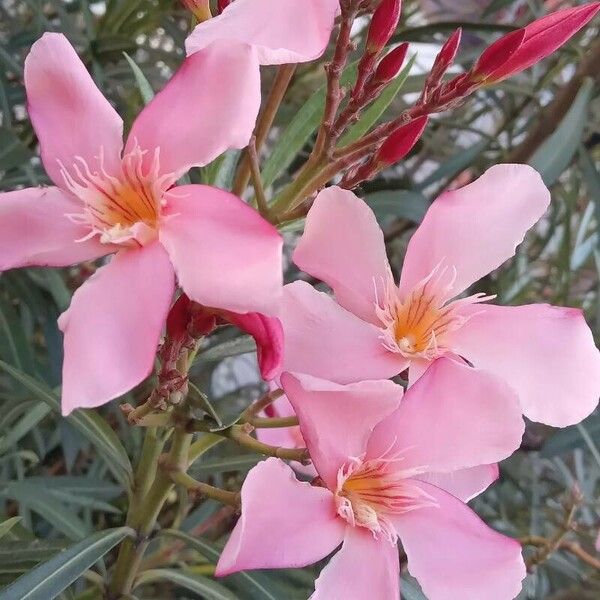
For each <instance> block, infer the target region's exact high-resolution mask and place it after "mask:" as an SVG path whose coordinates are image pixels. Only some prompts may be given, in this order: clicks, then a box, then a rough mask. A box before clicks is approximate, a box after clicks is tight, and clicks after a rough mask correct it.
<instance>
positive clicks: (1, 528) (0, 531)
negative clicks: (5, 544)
mask: <svg viewBox="0 0 600 600" xmlns="http://www.w3.org/2000/svg"><path fill="white" fill-rule="evenodd" d="M20 520H21V517H11V518H10V519H6V521H2V523H0V539H1V538H3V537H4V536H5V535H6V534H7V533H8V532H9V531H10V530H11V529H12V528H13V527H14V526H15V525H16V524H17V523H18V522H19V521H20Z"/></svg>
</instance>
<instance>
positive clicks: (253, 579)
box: [161, 529, 280, 600]
mask: <svg viewBox="0 0 600 600" xmlns="http://www.w3.org/2000/svg"><path fill="white" fill-rule="evenodd" d="M161 535H163V536H168V537H174V538H176V539H179V540H182V541H183V542H185V543H186V544H187V545H188V546H189V547H190V548H193V549H194V550H196V551H197V552H198V553H199V554H201V555H202V556H204V557H205V558H206V559H208V560H209V561H211V562H212V563H214V564H216V563H217V561H218V560H219V556H220V555H221V551H220V550H219V549H218V548H217V547H216V546H215V545H214V544H212V543H210V542H208V541H206V540H203V539H202V538H200V537H192V536H190V535H188V534H187V533H183V531H177V530H175V529H165V530H163V531H162V532H161ZM231 579H232V580H234V579H237V580H239V581H243V582H244V585H245V587H246V588H247V589H250V588H251V589H252V590H253V592H254V594H253V597H255V598H261V599H263V600H280V596H279V595H278V593H277V591H275V590H273V589H270V586H269V585H268V582H265V581H264V579H265V578H264V577H261V576H260V574H258V573H246V572H242V573H237V574H236V575H233V576H231Z"/></svg>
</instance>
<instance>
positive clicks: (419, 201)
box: [365, 190, 429, 224]
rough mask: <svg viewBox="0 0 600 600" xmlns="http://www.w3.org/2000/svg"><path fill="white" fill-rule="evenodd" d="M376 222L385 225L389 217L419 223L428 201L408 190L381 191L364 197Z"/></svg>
mask: <svg viewBox="0 0 600 600" xmlns="http://www.w3.org/2000/svg"><path fill="white" fill-rule="evenodd" d="M365 202H366V203H367V204H368V205H369V206H370V207H371V208H372V209H373V212H374V213H375V216H376V217H377V220H378V221H379V222H380V223H382V224H383V223H385V221H386V220H388V219H389V217H396V218H401V219H407V220H409V221H412V222H413V223H420V222H421V221H422V220H423V217H424V216H425V213H426V212H427V209H428V208H429V200H427V198H425V196H423V194H421V193H419V192H413V191H410V190H382V191H380V192H373V193H371V194H367V195H366V196H365Z"/></svg>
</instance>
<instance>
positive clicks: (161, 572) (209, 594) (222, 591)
mask: <svg viewBox="0 0 600 600" xmlns="http://www.w3.org/2000/svg"><path fill="white" fill-rule="evenodd" d="M157 581H170V582H171V583H174V584H176V585H178V586H180V587H182V588H185V589H186V590H189V591H190V592H195V593H196V594H198V595H199V596H200V597H201V598H204V599H205V600H237V596H235V594H233V592H231V591H230V590H228V589H227V588H226V587H225V586H224V585H221V584H220V583H217V582H216V581H213V580H212V579H208V578H207V577H202V576H200V575H195V574H194V573H191V572H189V571H183V570H175V569H151V570H148V571H144V572H143V573H142V574H141V575H140V576H139V577H138V579H137V581H136V587H138V586H140V585H145V584H148V583H156V582H157Z"/></svg>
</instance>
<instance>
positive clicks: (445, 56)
mask: <svg viewBox="0 0 600 600" xmlns="http://www.w3.org/2000/svg"><path fill="white" fill-rule="evenodd" d="M461 37H462V29H461V28H460V27H459V28H458V29H457V30H456V31H455V32H454V33H453V34H452V35H451V36H450V37H449V38H448V39H447V40H446V42H445V44H444V45H443V46H442V49H441V50H440V52H439V54H438V55H437V56H436V58H435V62H434V64H433V69H432V72H433V71H435V72H436V73H439V76H442V75H443V74H444V73H445V72H446V71H447V70H448V67H450V65H451V64H452V63H453V62H454V59H455V58H456V53H457V52H458V46H459V45H460V39H461Z"/></svg>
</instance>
